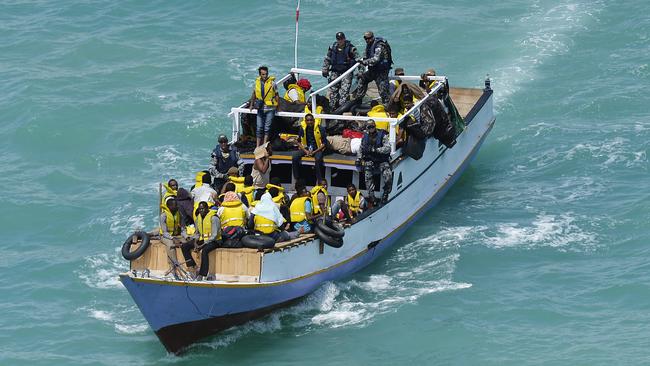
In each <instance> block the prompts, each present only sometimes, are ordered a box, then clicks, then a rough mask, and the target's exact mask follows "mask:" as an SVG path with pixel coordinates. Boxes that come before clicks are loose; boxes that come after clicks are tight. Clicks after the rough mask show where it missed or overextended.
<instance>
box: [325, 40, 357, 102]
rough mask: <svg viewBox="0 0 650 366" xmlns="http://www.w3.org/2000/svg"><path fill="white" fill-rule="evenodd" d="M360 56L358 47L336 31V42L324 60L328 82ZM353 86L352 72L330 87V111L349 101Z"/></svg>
mask: <svg viewBox="0 0 650 366" xmlns="http://www.w3.org/2000/svg"><path fill="white" fill-rule="evenodd" d="M357 58H359V53H358V52H357V48H356V47H354V45H353V44H352V43H350V41H348V40H346V39H345V34H343V32H338V33H336V42H334V44H332V45H331V46H330V48H329V49H328V50H327V55H326V56H325V59H324V60H323V70H322V71H323V77H325V78H327V82H328V84H329V83H331V82H332V80H334V79H336V78H338V77H339V76H341V74H343V73H344V72H346V71H347V70H348V69H349V68H350V67H352V65H354V64H355V60H356V59H357ZM351 86H352V73H350V74H348V75H347V76H346V77H345V78H343V79H342V80H341V81H340V82H339V83H337V84H334V85H332V86H330V87H329V105H330V111H335V110H336V109H337V108H338V107H340V106H342V105H343V104H345V103H347V101H348V96H349V95H350V87H351Z"/></svg>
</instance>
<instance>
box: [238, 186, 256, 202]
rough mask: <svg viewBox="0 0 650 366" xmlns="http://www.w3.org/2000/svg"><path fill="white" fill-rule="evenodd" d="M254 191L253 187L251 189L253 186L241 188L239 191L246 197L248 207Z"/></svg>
mask: <svg viewBox="0 0 650 366" xmlns="http://www.w3.org/2000/svg"><path fill="white" fill-rule="evenodd" d="M254 190H255V187H253V186H248V187H246V186H244V188H242V190H241V191H242V193H244V195H246V200H248V204H249V205H251V204H253V191H254Z"/></svg>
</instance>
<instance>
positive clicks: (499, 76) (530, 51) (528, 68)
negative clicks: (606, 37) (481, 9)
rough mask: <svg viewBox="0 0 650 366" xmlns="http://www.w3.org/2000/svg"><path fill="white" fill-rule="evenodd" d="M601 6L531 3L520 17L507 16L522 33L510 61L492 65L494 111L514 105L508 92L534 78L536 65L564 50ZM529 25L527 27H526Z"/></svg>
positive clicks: (515, 89) (594, 4)
mask: <svg viewBox="0 0 650 366" xmlns="http://www.w3.org/2000/svg"><path fill="white" fill-rule="evenodd" d="M603 7H604V5H603V4H602V2H601V1H592V2H587V3H584V4H575V3H569V4H560V5H555V6H553V7H551V8H544V7H543V6H541V5H540V4H539V3H532V4H531V9H530V10H529V11H528V12H527V13H526V14H523V15H522V16H521V17H518V18H514V19H508V22H509V23H515V22H517V23H519V24H523V25H524V27H523V29H521V34H523V37H521V38H519V39H517V40H516V43H517V44H516V45H515V47H514V49H515V50H518V51H519V54H518V55H517V56H515V58H514V61H513V62H512V63H511V64H510V65H506V66H503V67H497V68H495V72H494V73H493V75H492V78H493V84H494V85H498V87H497V88H495V112H496V113H501V112H502V111H503V110H504V109H510V108H512V107H513V106H514V105H513V104H511V103H510V102H509V98H510V96H511V95H513V94H514V93H516V92H517V91H519V90H520V89H521V87H522V84H524V83H526V82H529V81H532V80H535V78H536V77H537V68H538V67H539V65H542V64H544V62H545V61H546V60H547V59H548V58H551V57H555V56H560V55H563V54H566V53H567V52H568V51H569V50H570V48H571V46H572V44H573V41H572V39H571V38H572V36H573V33H576V32H580V31H586V30H588V28H587V26H586V25H585V24H586V23H587V21H588V20H590V19H593V18H595V16H596V14H597V13H599V12H600V11H601V9H602V8H603ZM528 26H532V28H530V29H528V30H527V29H526V28H527V27H528Z"/></svg>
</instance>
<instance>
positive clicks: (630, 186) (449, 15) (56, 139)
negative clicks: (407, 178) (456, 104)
mask: <svg viewBox="0 0 650 366" xmlns="http://www.w3.org/2000/svg"><path fill="white" fill-rule="evenodd" d="M648 13H650V3H648V2H645V1H627V2H608V1H577V0H576V1H561V0H557V1H551V0H539V1H512V0H508V1H501V2H474V1H459V2H453V3H449V2H442V1H436V2H425V1H409V2H400V3H395V2H388V1H352V2H345V1H307V0H306V1H303V2H302V3H301V17H300V18H301V23H300V27H301V30H300V45H299V59H300V62H299V64H300V66H301V67H306V68H316V69H318V68H319V67H320V65H321V62H322V58H323V57H324V54H325V51H326V49H327V46H328V45H329V44H331V43H332V42H333V39H334V34H335V33H336V32H337V31H343V32H345V33H346V34H347V35H348V38H349V39H350V40H352V42H353V43H354V44H356V45H357V46H361V45H362V44H363V42H362V33H363V32H364V31H366V30H369V29H371V30H374V31H375V33H376V34H377V35H381V36H383V37H385V38H387V39H388V40H389V41H390V43H391V46H392V49H393V55H394V56H393V57H394V60H395V62H396V66H401V67H404V68H405V69H406V73H407V74H420V73H421V72H423V71H424V70H426V69H428V68H430V67H434V68H435V69H436V70H437V71H438V73H439V74H443V75H447V76H448V77H449V80H450V83H451V84H452V86H467V87H482V85H483V80H484V78H485V75H486V74H488V73H489V74H490V76H491V78H492V86H493V89H494V90H495V111H496V113H497V124H496V125H495V128H494V130H493V131H492V133H491V135H490V137H489V138H488V139H487V141H486V142H485V145H484V146H483V148H482V150H481V152H480V153H479V155H478V157H477V159H476V160H475V161H474V162H473V164H472V165H471V166H470V167H469V168H468V170H467V171H466V173H465V174H464V176H463V177H462V178H461V179H460V181H459V182H458V183H457V184H456V185H455V186H454V187H453V188H452V189H451V190H450V191H449V193H448V194H447V196H446V197H445V199H444V200H443V201H442V202H441V203H440V204H439V205H438V206H437V207H436V208H435V209H433V210H431V211H430V212H428V213H427V214H426V215H425V216H424V217H423V218H422V219H420V220H419V221H418V222H417V223H416V224H415V225H414V226H413V227H412V228H411V229H409V230H408V232H407V233H406V235H405V236H404V237H403V238H402V239H401V240H400V244H399V245H397V246H395V247H394V248H393V249H392V250H390V251H389V252H388V253H387V254H386V255H384V256H383V257H382V258H380V259H379V260H377V261H376V262H375V263H374V264H373V265H371V266H370V267H368V268H366V269H364V270H363V271H362V272H360V273H358V274H356V275H354V276H353V277H351V278H348V279H345V280H343V281H339V282H334V283H326V284H324V285H323V286H322V287H321V288H320V289H319V290H318V291H316V292H315V293H314V294H312V295H310V296H309V297H308V298H307V299H305V300H304V301H302V302H301V303H300V304H298V305H296V306H294V307H292V308H288V309H285V310H281V311H279V312H276V313H274V314H273V315H271V316H269V317H267V318H264V319H261V320H259V321H255V322H251V323H248V324H247V325H244V326H240V327H236V328H234V329H231V330H229V331H226V332H224V333H222V334H220V335H218V336H215V337H212V338H208V339H206V340H205V341H203V342H202V343H200V344H199V345H197V346H195V347H193V348H192V349H191V350H190V351H189V352H188V353H187V354H186V355H185V356H183V357H174V356H169V355H167V354H166V353H165V351H164V348H163V347H162V346H161V345H160V343H159V342H158V340H157V338H156V336H155V335H154V334H153V332H152V331H151V330H150V329H149V327H148V325H147V323H146V321H145V320H144V318H143V317H142V315H141V314H140V312H139V310H138V309H137V307H136V306H135V304H134V303H133V301H132V300H131V298H130V296H129V295H128V293H127V292H126V290H125V289H124V288H123V287H122V285H121V284H120V283H119V281H118V279H117V274H118V273H119V272H121V271H124V270H126V269H127V268H128V264H127V263H126V262H125V261H124V260H123V259H122V258H121V256H120V254H119V245H120V244H121V242H122V241H123V240H124V238H125V236H126V235H127V234H128V233H130V232H132V231H133V230H134V229H136V228H146V229H149V228H151V227H153V226H155V225H156V219H155V216H156V212H157V208H156V207H157V185H158V182H160V181H165V180H167V179H169V178H170V177H175V178H177V179H179V181H180V182H181V185H183V186H185V187H188V186H190V185H191V181H192V176H193V174H194V172H196V171H197V170H201V169H203V168H204V167H206V166H207V164H208V163H209V157H210V150H211V149H212V148H213V147H214V144H215V136H216V135H217V134H218V133H223V132H228V131H230V124H231V122H230V120H229V119H228V118H227V113H228V112H229V110H230V108H231V107H233V106H236V105H239V104H241V102H242V101H243V100H245V99H246V98H247V97H248V96H249V95H250V88H251V86H252V82H253V80H254V77H255V76H256V68H257V67H258V66H259V65H260V64H267V65H269V66H270V67H271V73H272V74H276V75H277V74H281V73H283V72H284V71H286V70H288V69H289V68H290V67H291V66H293V37H294V25H295V23H294V21H295V19H294V17H295V3H294V2H253V1H250V2H242V3H239V2H230V1H228V2H226V1H221V2H208V1H193V2H136V1H132V2H121V1H120V2H88V1H59V2H56V1H52V2H45V1H3V2H1V3H0V85H2V89H1V90H2V92H0V142H1V144H0V154H1V159H0V186H2V187H5V194H4V198H3V199H2V203H3V205H2V206H3V210H2V214H1V215H2V216H1V218H0V222H2V228H3V230H2V231H3V232H4V235H3V239H2V240H1V241H0V242H1V243H2V249H3V253H2V255H1V256H0V276H1V277H2V281H0V291H1V293H2V295H3V296H2V301H0V329H1V330H2V331H1V332H0V345H1V346H0V364H2V365H78V364H88V365H96V364H105V365H116V364H120V365H154V364H156V365H158V364H183V365H184V364H187V365H221V364H233V363H234V364H265V365H285V364H291V365H304V364H307V365H367V364H375V365H395V364H405V363H408V364H413V365H434V364H440V365H448V364H453V365H642V364H650V351H649V350H650V286H649V284H650V264H649V260H648V258H649V257H650V250H649V249H648V243H649V239H650V235H649V234H648V229H647V228H648V222H650V212H649V206H650V205H649V198H650V193H649V190H648V186H649V185H650V174H649V172H648V149H649V146H650V143H649V142H648V141H649V138H650V109H649V107H648V106H649V105H650V97H649V95H650V93H649V92H650V69H649V68H648V62H649V59H650V46H649V42H650V17H648V16H647V14H648ZM311 80H312V84H314V85H316V86H322V85H324V82H323V80H320V78H311Z"/></svg>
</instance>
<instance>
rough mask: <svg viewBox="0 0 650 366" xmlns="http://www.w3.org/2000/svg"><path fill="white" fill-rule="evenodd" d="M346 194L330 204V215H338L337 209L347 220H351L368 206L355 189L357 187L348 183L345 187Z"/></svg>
mask: <svg viewBox="0 0 650 366" xmlns="http://www.w3.org/2000/svg"><path fill="white" fill-rule="evenodd" d="M347 191H348V194H347V195H346V196H345V198H344V199H342V200H337V201H336V202H334V204H333V205H332V216H334V217H338V215H339V211H340V212H341V213H342V214H343V217H345V218H346V219H347V220H351V219H353V218H354V217H356V216H358V215H359V214H360V213H362V212H363V211H365V210H366V209H367V208H368V205H367V204H366V200H365V198H364V197H363V195H362V194H361V192H359V190H357V187H356V186H355V185H354V184H352V183H350V184H348V187H347Z"/></svg>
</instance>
